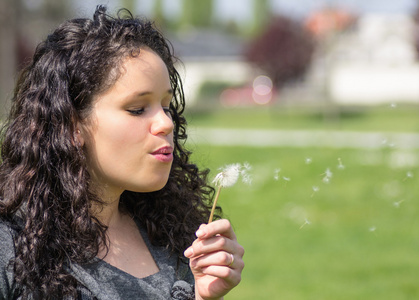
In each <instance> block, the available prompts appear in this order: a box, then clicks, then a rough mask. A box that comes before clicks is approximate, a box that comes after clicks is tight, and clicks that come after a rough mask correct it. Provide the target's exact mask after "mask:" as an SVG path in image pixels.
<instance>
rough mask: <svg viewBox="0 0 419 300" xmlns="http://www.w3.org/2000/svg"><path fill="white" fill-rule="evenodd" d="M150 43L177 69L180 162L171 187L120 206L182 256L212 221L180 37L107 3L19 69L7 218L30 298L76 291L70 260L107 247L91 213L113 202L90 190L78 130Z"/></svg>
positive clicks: (128, 195) (7, 134) (6, 169)
mask: <svg viewBox="0 0 419 300" xmlns="http://www.w3.org/2000/svg"><path fill="white" fill-rule="evenodd" d="M143 48H148V49H151V50H153V51H154V52H155V53H157V54H158V55H159V56H160V58H161V59H162V60H163V61H164V63H165V64H166V66H167V69H168V71H169V77H170V82H171V88H172V89H173V91H174V99H173V100H172V103H171V105H170V110H171V114H172V118H173V122H174V124H175V126H174V143H175V151H174V161H173V165H172V169H171V172H170V176H169V180H168V182H167V184H166V186H165V187H164V188H163V189H162V190H159V191H156V192H151V193H137V192H130V191H125V192H124V193H123V194H122V195H121V198H120V209H124V210H126V211H127V212H129V213H130V214H131V215H132V216H134V217H136V218H137V219H138V220H139V222H140V223H141V224H142V226H144V228H146V229H147V231H148V234H149V238H150V240H151V241H152V243H153V244H155V245H159V246H165V247H168V248H169V249H171V251H172V253H175V254H176V255H178V257H179V258H180V257H181V254H182V252H183V251H184V250H185V249H186V248H187V247H188V246H189V245H190V244H191V243H192V241H193V240H194V232H195V230H196V229H197V227H198V226H199V224H201V223H203V222H205V221H206V220H207V218H208V215H209V210H210V207H209V201H210V200H211V198H212V197H213V194H214V190H213V188H211V187H210V186H209V185H208V184H207V180H206V177H207V175H208V170H204V171H200V170H199V169H198V167H197V166H196V165H194V164H193V163H191V162H189V156H190V152H189V151H187V150H186V149H185V146H184V143H185V140H186V138H187V135H186V120H185V118H184V117H183V115H182V114H183V111H184V105H185V101H184V95H183V88H182V83H181V80H180V76H179V74H178V72H177V71H176V69H175V66H174V64H175V62H176V59H175V57H174V55H173V50H172V47H171V45H170V43H169V42H167V41H166V40H165V38H164V37H163V36H162V34H161V33H160V32H159V31H158V30H157V29H156V28H155V26H154V25H153V24H152V23H151V22H150V21H147V20H143V19H139V18H134V17H133V16H132V15H131V13H130V12H129V11H127V10H120V11H119V12H118V14H117V16H116V17H111V16H109V15H108V14H107V13H106V7H104V6H98V7H97V8H96V11H95V13H94V16H93V19H92V20H91V19H84V18H83V19H73V20H69V21H66V22H64V23H63V24H62V25H60V26H59V27H58V28H57V29H56V30H55V31H54V32H53V33H52V34H50V35H49V36H48V37H47V39H46V40H45V41H44V42H42V43H41V44H40V45H39V46H38V47H37V49H36V51H35V54H34V56H33V60H32V62H31V63H30V65H28V66H27V67H26V68H25V69H24V70H23V71H22V72H21V74H20V76H19V79H18V82H17V85H16V89H15V92H14V96H13V99H12V109H11V112H10V116H9V119H8V121H7V123H6V125H5V127H4V128H3V132H2V146H1V158H2V163H1V165H0V217H1V219H3V220H7V221H8V222H10V224H12V226H15V227H16V228H18V234H17V236H16V238H15V248H16V258H15V260H14V262H13V266H14V272H15V280H16V282H17V284H18V285H19V286H20V287H21V293H22V295H23V297H24V298H25V297H27V296H28V295H31V297H34V298H40V299H49V298H54V299H55V298H62V297H63V296H65V295H72V296H74V295H75V294H76V286H77V282H76V280H75V279H74V278H73V277H72V276H71V275H70V274H69V273H68V272H67V271H66V265H67V264H68V263H69V262H70V261H71V262H75V263H79V264H83V263H87V262H89V261H91V260H92V259H93V258H94V257H95V256H96V255H97V254H98V251H99V247H100V245H103V244H106V229H107V228H106V226H104V225H102V224H101V223H100V222H99V220H97V219H96V218H95V216H94V215H92V213H91V207H92V204H94V203H96V204H97V203H99V204H103V203H101V200H100V198H99V197H98V195H95V194H94V193H93V192H92V189H91V188H89V187H90V176H89V172H88V170H87V167H86V159H85V155H84V151H83V149H82V148H81V147H80V146H79V145H78V143H77V142H76V140H75V137H74V132H75V130H76V126H77V122H80V121H82V120H84V119H86V118H87V117H88V116H89V113H90V111H91V109H92V98H93V96H94V95H96V94H98V93H100V92H103V91H104V90H106V89H107V88H109V87H110V86H111V85H112V84H113V83H114V82H115V81H116V80H117V79H118V76H120V66H121V64H122V61H123V60H124V59H125V58H127V57H129V56H135V55H138V54H139V53H140V51H141V49H143ZM219 213H221V210H220V209H219ZM17 220H20V221H21V222H20V223H21V224H20V225H18V224H17V223H19V222H18V221H17Z"/></svg>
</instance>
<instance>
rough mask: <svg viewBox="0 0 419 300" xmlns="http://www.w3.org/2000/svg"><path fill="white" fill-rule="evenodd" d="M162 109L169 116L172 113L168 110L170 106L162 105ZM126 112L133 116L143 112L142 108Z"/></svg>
mask: <svg viewBox="0 0 419 300" xmlns="http://www.w3.org/2000/svg"><path fill="white" fill-rule="evenodd" d="M163 111H164V112H165V114H166V115H168V116H171V115H172V113H171V111H170V107H163ZM128 112H129V113H130V114H132V115H134V116H140V115H142V114H143V113H144V108H140V109H134V110H128Z"/></svg>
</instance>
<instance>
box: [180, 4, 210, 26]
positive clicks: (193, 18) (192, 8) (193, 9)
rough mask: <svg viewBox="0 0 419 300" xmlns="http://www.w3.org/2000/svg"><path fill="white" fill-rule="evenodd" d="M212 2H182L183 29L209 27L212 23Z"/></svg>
mask: <svg viewBox="0 0 419 300" xmlns="http://www.w3.org/2000/svg"><path fill="white" fill-rule="evenodd" d="M212 13H213V0H199V1H196V0H182V17H181V25H182V26H183V27H188V26H193V27H209V26H210V25H211V23H212Z"/></svg>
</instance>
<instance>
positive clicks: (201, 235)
mask: <svg viewBox="0 0 419 300" xmlns="http://www.w3.org/2000/svg"><path fill="white" fill-rule="evenodd" d="M195 235H196V237H198V238H201V237H203V236H204V235H205V232H204V231H203V230H201V229H198V231H197V232H196V233H195Z"/></svg>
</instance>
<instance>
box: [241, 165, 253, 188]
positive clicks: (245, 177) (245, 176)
mask: <svg viewBox="0 0 419 300" xmlns="http://www.w3.org/2000/svg"><path fill="white" fill-rule="evenodd" d="M251 170H252V166H251V165H250V164H249V163H248V162H245V163H244V164H243V166H242V168H241V170H240V175H241V177H242V181H243V183H245V184H249V185H250V184H252V180H253V178H252V176H251V175H250V173H249V172H250V171H251Z"/></svg>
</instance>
